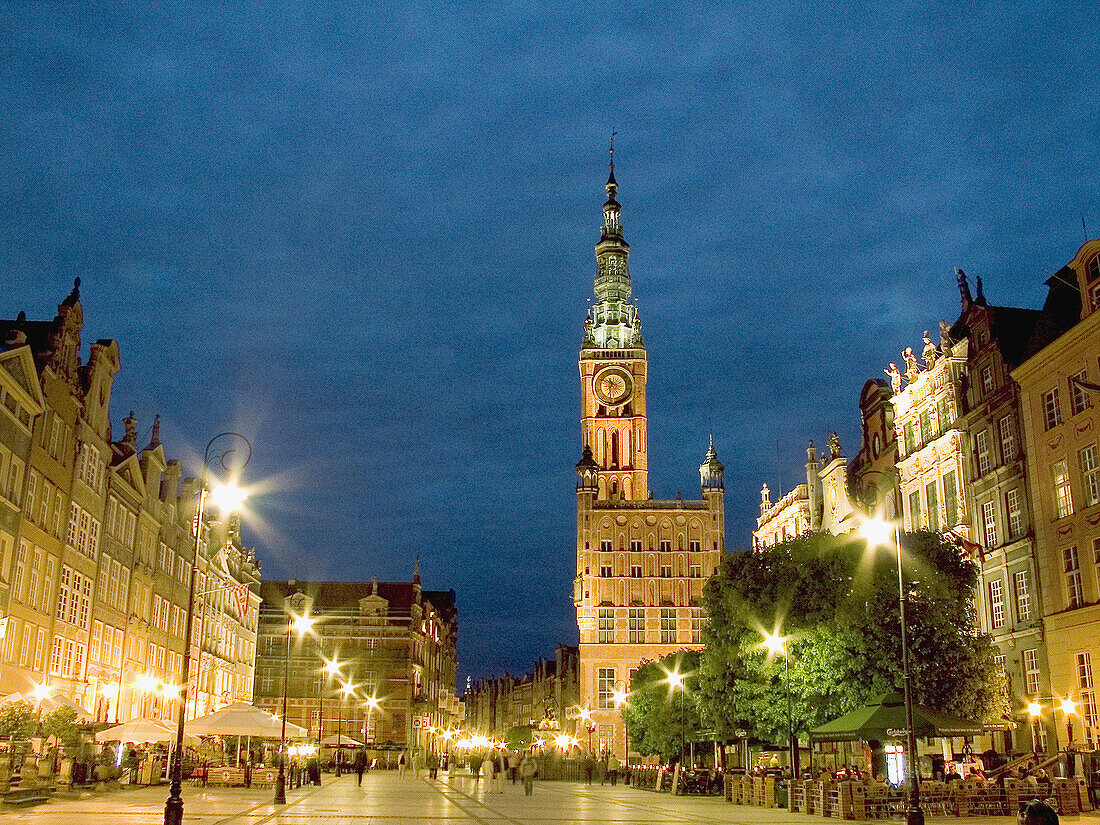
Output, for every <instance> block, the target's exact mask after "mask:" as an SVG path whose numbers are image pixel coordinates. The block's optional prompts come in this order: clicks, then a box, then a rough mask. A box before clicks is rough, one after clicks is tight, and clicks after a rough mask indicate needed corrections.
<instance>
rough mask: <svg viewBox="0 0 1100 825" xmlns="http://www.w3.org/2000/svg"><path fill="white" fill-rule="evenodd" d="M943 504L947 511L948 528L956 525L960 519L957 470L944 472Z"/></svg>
mask: <svg viewBox="0 0 1100 825" xmlns="http://www.w3.org/2000/svg"><path fill="white" fill-rule="evenodd" d="M943 505H944V509H945V510H946V511H947V525H946V526H947V528H948V529H950V528H952V527H954V526H955V525H956V524H957V523H958V521H959V491H958V488H956V486H955V471H954V470H950V471H948V472H946V473H944V474H943Z"/></svg>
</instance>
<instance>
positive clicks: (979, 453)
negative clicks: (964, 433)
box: [974, 430, 993, 477]
mask: <svg viewBox="0 0 1100 825" xmlns="http://www.w3.org/2000/svg"><path fill="white" fill-rule="evenodd" d="M974 455H975V456H976V457H977V460H978V476H979V477H981V476H984V475H985V474H986V473H988V472H989V470H990V467H991V466H992V465H993V461H992V460H991V459H990V456H989V433H988V431H986V430H979V431H978V434H977V435H976V436H974Z"/></svg>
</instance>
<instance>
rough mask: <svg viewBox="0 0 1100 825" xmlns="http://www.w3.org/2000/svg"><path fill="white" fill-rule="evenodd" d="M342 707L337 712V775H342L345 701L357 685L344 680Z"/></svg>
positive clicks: (341, 690) (341, 691)
mask: <svg viewBox="0 0 1100 825" xmlns="http://www.w3.org/2000/svg"><path fill="white" fill-rule="evenodd" d="M340 693H341V694H342V695H341V696H340V707H339V710H338V711H337V713H336V775H337V776H339V775H340V763H341V762H342V761H343V760H342V759H341V758H340V756H341V754H340V735H341V733H342V732H343V729H344V702H345V701H346V700H347V699H348V698H349V697H350V696H351V695H352V694H354V693H355V686H354V685H353V684H351V682H344V684H343V686H342V687H341V688H340Z"/></svg>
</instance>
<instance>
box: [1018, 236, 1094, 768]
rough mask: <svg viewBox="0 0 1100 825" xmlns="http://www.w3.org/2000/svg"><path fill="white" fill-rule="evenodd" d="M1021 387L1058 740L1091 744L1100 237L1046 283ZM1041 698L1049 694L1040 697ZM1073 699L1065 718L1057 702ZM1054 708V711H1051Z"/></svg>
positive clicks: (1062, 744) (1049, 716) (1022, 368)
mask: <svg viewBox="0 0 1100 825" xmlns="http://www.w3.org/2000/svg"><path fill="white" fill-rule="evenodd" d="M1047 286H1048V287H1049V293H1048V296H1047V300H1046V304H1045V306H1044V307H1043V309H1042V312H1041V315H1040V317H1039V319H1038V321H1037V323H1036V328H1035V334H1034V336H1033V338H1032V341H1031V344H1030V346H1029V348H1028V351H1027V354H1026V357H1025V359H1024V361H1023V363H1021V364H1020V365H1019V366H1018V367H1016V369H1014V370H1013V371H1012V377H1013V378H1014V379H1015V381H1016V383H1017V384H1018V385H1019V393H1020V409H1021V411H1022V424H1023V427H1022V435H1023V440H1024V443H1025V445H1026V446H1027V450H1026V462H1027V475H1028V477H1029V479H1030V482H1031V483H1030V485H1029V488H1030V493H1031V497H1030V502H1029V504H1030V512H1031V525H1032V527H1033V528H1034V535H1035V539H1034V540H1035V550H1036V555H1037V560H1038V576H1039V588H1038V589H1039V591H1040V592H1041V593H1042V596H1043V598H1042V603H1041V608H1042V612H1043V630H1044V636H1045V639H1046V652H1047V658H1048V662H1049V666H1050V689H1051V690H1050V692H1047V693H1046V694H1045V696H1052V697H1053V698H1054V700H1055V701H1054V702H1053V703H1049V702H1046V701H1042V702H1041V704H1042V705H1043V713H1044V718H1046V719H1048V720H1050V719H1052V718H1053V721H1054V723H1055V724H1053V726H1052V727H1053V730H1054V732H1055V733H1056V736H1057V746H1058V747H1059V748H1064V747H1066V745H1067V743H1068V742H1069V727H1070V726H1072V728H1073V738H1072V744H1073V746H1075V747H1078V748H1080V747H1092V748H1095V747H1097V744H1098V732H1097V727H1098V719H1097V716H1098V714H1097V696H1096V686H1095V685H1096V679H1097V678H1100V670H1098V668H1100V458H1098V451H1100V412H1098V410H1100V392H1098V391H1100V360H1098V358H1100V240H1090V241H1088V242H1087V243H1086V244H1085V245H1084V246H1082V247H1081V248H1080V249H1079V250H1078V252H1077V254H1076V255H1075V256H1074V257H1073V260H1071V261H1070V262H1069V263H1068V264H1066V266H1064V267H1062V269H1060V270H1059V271H1058V272H1056V273H1055V274H1054V275H1053V276H1052V277H1051V278H1050V279H1049V280H1048V281H1047ZM1044 698H1045V697H1044ZM1060 699H1068V700H1070V701H1072V702H1074V703H1075V704H1076V710H1075V712H1074V713H1073V714H1072V715H1071V716H1070V717H1069V718H1068V719H1067V716H1066V714H1065V713H1064V712H1063V711H1062V707H1061V704H1060V702H1059V701H1058V700H1060ZM1051 704H1053V709H1054V712H1053V714H1052V713H1051Z"/></svg>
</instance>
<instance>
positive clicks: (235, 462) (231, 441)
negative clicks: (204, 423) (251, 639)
mask: <svg viewBox="0 0 1100 825" xmlns="http://www.w3.org/2000/svg"><path fill="white" fill-rule="evenodd" d="M251 458H252V442H250V441H249V440H248V439H247V438H245V437H244V436H243V435H241V434H240V433H235V432H224V433H218V434H217V435H216V436H214V437H213V438H211V439H210V440H209V441H208V442H207V443H206V450H205V451H204V452H203V457H202V475H201V476H200V479H199V501H198V507H197V508H196V509H195V518H194V520H193V521H192V523H191V532H193V533H194V534H195V552H194V557H193V558H192V559H191V575H190V577H189V582H188V587H187V623H186V626H185V627H184V630H183V672H182V674H181V675H180V682H181V684H182V687H181V688H180V706H179V713H178V718H177V722H176V750H175V759H174V760H173V762H172V787H171V790H170V791H169V793H168V801H167V802H165V803H164V825H183V796H182V794H181V788H182V786H183V726H184V724H185V723H186V721H187V693H188V682H189V680H190V667H191V626H192V625H193V624H194V622H195V576H196V574H197V573H198V569H199V549H200V547H201V546H202V520H203V515H204V514H205V511H206V499H207V497H208V496H209V495H210V494H211V491H208V490H207V489H206V484H207V477H208V476H209V473H210V462H211V461H212V460H213V461H217V462H218V465H219V466H220V467H221V468H222V469H223V470H225V471H226V472H228V473H230V474H234V473H239V472H240V471H241V470H243V469H244V468H245V467H246V466H247V465H248V462H249V461H250V460H251ZM223 489H224V493H220V492H219V494H218V499H219V501H218V503H219V504H220V505H221V506H222V509H223V510H226V511H229V510H233V509H235V508H236V507H238V506H240V503H241V502H242V501H243V500H244V494H243V492H242V491H241V490H240V489H239V488H235V487H230V488H223Z"/></svg>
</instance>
